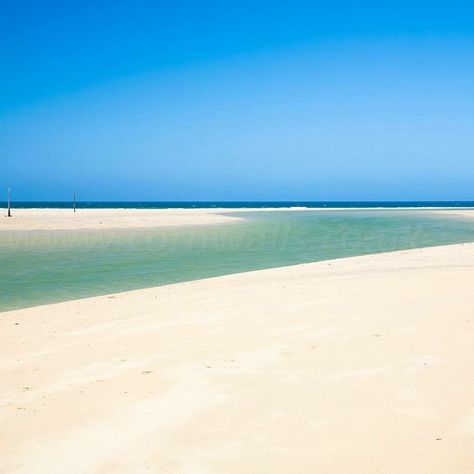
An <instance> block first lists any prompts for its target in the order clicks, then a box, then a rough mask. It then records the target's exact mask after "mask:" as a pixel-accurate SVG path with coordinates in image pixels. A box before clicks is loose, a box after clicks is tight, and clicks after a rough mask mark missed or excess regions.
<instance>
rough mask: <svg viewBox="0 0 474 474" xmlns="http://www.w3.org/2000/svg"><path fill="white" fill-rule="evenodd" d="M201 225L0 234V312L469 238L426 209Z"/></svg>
mask: <svg viewBox="0 0 474 474" xmlns="http://www.w3.org/2000/svg"><path fill="white" fill-rule="evenodd" d="M228 214H229V215H235V216H237V217H240V218H241V219H240V220H238V221H233V222H229V223H223V224H218V225H206V226H182V227H162V228H152V229H150V228H149V229H121V230H77V231H2V232H0V311H5V310H10V309H16V308H22V307H27V306H34V305H39V304H46V303H53V302H59V301H64V300H69V299H76V298H83V297H87V296H95V295H102V294H107V293H114V292H119V291H126V290H133V289H138V288H146V287H153V286H158V285H165V284H170V283H178V282H183V281H189V280H195V279H200V278H208V277H215V276H220V275H226V274H231V273H237V272H246V271H252V270H259V269H265V268H274V267H280V266H285V265H294V264H298V263H304V262H316V261H321V260H327V259H333V258H340V257H348V256H355V255H364V254H370V253H378V252H386V251H392V250H402V249H410V248H418V247H428V246H434V245H445V244H453V243H461V242H471V241H474V219H470V218H463V217H453V216H451V215H445V214H442V213H432V212H426V211H422V210H416V211H409V210H383V211H382V210H358V211H350V210H337V211H321V210H311V211H259V212H255V211H254V212H252V211H248V212H244V213H240V212H239V213H234V214H232V212H231V211H229V212H228Z"/></svg>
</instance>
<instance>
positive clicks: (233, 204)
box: [0, 201, 474, 209]
mask: <svg viewBox="0 0 474 474" xmlns="http://www.w3.org/2000/svg"><path fill="white" fill-rule="evenodd" d="M6 207H7V203H6V202H5V201H0V208H6ZM12 207H13V208H19V209H31V208H38V209H45V208H55V209H68V208H72V201H19V202H12ZM76 207H77V208H78V209H193V208H204V209H212V208H224V209H238V208H249V209H257V208H274V209H281V208H286V207H305V208H309V209H318V208H321V209H324V208H338V209H339V208H340V209H350V208H359V209H360V208H374V209H376V208H412V207H415V208H423V207H434V208H437V207H456V208H469V207H474V201H78V202H77V203H76Z"/></svg>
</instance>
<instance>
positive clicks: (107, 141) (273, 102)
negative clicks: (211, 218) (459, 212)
mask: <svg viewBox="0 0 474 474" xmlns="http://www.w3.org/2000/svg"><path fill="white" fill-rule="evenodd" d="M0 9H1V12H0V13H1V14H0V53H1V66H0V67H1V68H2V70H1V74H0V90H1V91H2V94H1V95H0V160H1V163H0V166H1V170H2V171H1V173H0V200H1V199H2V197H1V196H2V195H3V194H5V191H2V190H6V188H7V186H11V187H12V190H13V197H14V198H15V199H17V200H67V199H70V196H71V194H72V190H73V189H75V190H77V192H78V196H79V199H81V200H429V199H434V200H437V199H439V200H450V199H453V200H469V199H474V7H472V6H470V5H469V3H468V2H465V3H462V2H458V3H456V2H450V3H448V2H444V6H443V5H442V4H441V3H439V4H437V3H436V2H403V1H399V2H393V3H387V2H296V1H293V2H278V1H273V2H258V3H257V2H246V1H241V2H228V1H219V2H217V1H216V2H205V1H202V2H191V1H188V2H179V1H173V2H171V1H170V2H158V1H154V2H152V1H140V0H135V1H133V2H132V1H95V2H88V1H82V2H74V1H71V2H64V1H52V0H49V1H21V0H16V1H15V0H1V2H0Z"/></svg>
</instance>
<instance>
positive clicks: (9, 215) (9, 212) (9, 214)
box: [7, 188, 12, 217]
mask: <svg viewBox="0 0 474 474" xmlns="http://www.w3.org/2000/svg"><path fill="white" fill-rule="evenodd" d="M7 215H8V217H11V216H12V213H11V210H10V188H8V214H7Z"/></svg>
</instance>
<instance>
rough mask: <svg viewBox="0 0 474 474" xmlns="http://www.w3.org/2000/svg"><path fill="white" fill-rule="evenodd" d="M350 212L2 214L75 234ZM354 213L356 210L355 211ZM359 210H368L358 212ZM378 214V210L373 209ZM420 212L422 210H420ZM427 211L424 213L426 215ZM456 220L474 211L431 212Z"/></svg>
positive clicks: (15, 222) (18, 222)
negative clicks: (267, 215)
mask: <svg viewBox="0 0 474 474" xmlns="http://www.w3.org/2000/svg"><path fill="white" fill-rule="evenodd" d="M288 210H293V211H295V210H298V211H313V212H317V211H320V212H324V211H330V210H339V211H347V210H348V209H330V208H324V209H309V208H279V209H275V208H271V209H263V208H256V209H250V208H243V209H78V210H77V212H76V213H73V211H72V209H13V211H12V212H13V216H12V217H11V218H6V217H5V218H4V217H3V216H4V215H5V214H6V209H1V210H0V215H2V217H1V218H0V231H2V230H75V229H117V228H127V229H130V228H149V227H161V226H176V225H208V224H221V223H226V222H235V221H238V220H239V218H238V217H231V216H228V215H225V214H228V213H245V212H249V211H250V212H262V211H273V212H275V211H288ZM353 210H354V209H353ZM355 210H359V211H360V210H364V209H361V208H357V209H355ZM371 210H376V209H371ZM417 210H420V208H418V209H417ZM426 210H427V209H425V210H423V211H426ZM429 212H437V213H443V214H451V215H453V216H455V215H458V216H467V217H474V210H463V209H439V210H434V211H433V210H429Z"/></svg>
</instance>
